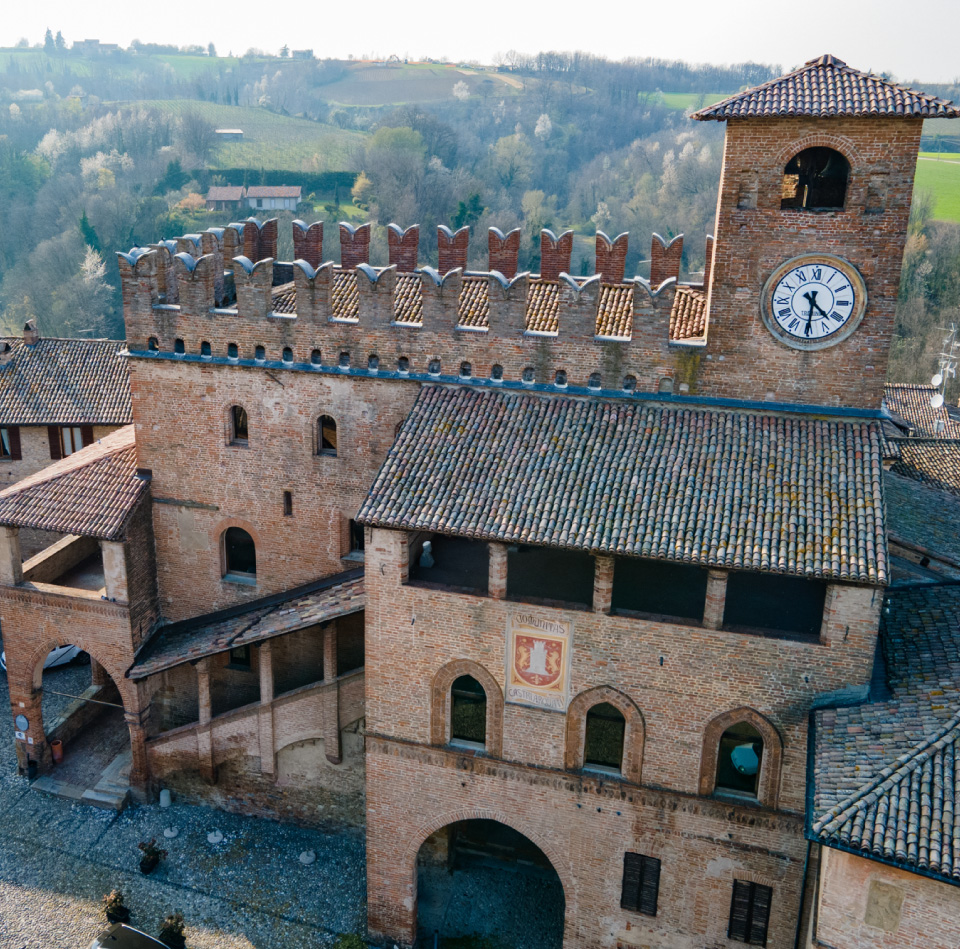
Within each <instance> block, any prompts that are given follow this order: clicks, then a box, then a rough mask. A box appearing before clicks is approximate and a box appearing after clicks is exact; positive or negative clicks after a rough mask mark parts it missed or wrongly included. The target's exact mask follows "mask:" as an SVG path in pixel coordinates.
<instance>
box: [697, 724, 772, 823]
mask: <svg viewBox="0 0 960 949" xmlns="http://www.w3.org/2000/svg"><path fill="white" fill-rule="evenodd" d="M741 722H746V723H747V724H749V725H752V726H753V727H754V728H755V729H756V730H757V731H758V732H759V733H760V737H761V738H763V758H762V760H761V762H760V777H759V780H758V782H757V800H758V801H759V802H760V804H762V805H763V806H764V807H772V808H775V807H776V806H777V799H778V796H779V793H780V770H781V767H782V765H783V740H782V739H781V738H780V733H779V732H778V731H777V729H776V728H775V727H774V726H773V725H772V724H771V722H770V721H769V720H768V719H766V718H764V717H763V716H762V715H761V714H760V713H759V712H758V711H756V710H755V709H752V708H749V707H747V706H743V707H741V708H737V709H733V710H732V711H729V712H723V713H721V714H720V715H717V716H716V717H715V718H713V719H711V720H710V721H709V722H708V723H707V726H706V728H705V729H704V731H703V749H702V751H701V755H700V794H702V795H703V796H705V797H706V796H708V795H710V794H713V793H714V791H715V790H716V786H717V758H718V755H719V751H720V739H721V738H722V737H723V734H724V732H725V731H726V730H727V729H728V728H732V727H733V726H734V725H739V724H740V723H741Z"/></svg>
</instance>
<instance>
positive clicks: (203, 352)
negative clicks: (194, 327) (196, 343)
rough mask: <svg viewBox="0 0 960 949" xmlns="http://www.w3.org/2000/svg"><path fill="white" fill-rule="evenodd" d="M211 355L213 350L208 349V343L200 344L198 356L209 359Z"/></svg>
mask: <svg viewBox="0 0 960 949" xmlns="http://www.w3.org/2000/svg"><path fill="white" fill-rule="evenodd" d="M212 354H213V350H212V349H211V348H210V343H209V342H208V341H207V340H204V341H203V342H202V343H201V344H200V355H201V356H207V357H209V356H211V355H212Z"/></svg>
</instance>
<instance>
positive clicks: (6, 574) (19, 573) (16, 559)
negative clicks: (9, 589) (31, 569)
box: [0, 527, 23, 586]
mask: <svg viewBox="0 0 960 949" xmlns="http://www.w3.org/2000/svg"><path fill="white" fill-rule="evenodd" d="M0 583H5V584H10V585H11V586H15V585H16V584H18V583H23V558H22V556H21V554H20V529H19V528H17V527H0Z"/></svg>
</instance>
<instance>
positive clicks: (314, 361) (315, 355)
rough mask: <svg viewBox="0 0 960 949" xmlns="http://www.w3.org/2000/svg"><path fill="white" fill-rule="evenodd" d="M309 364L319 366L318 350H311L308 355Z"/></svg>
mask: <svg viewBox="0 0 960 949" xmlns="http://www.w3.org/2000/svg"><path fill="white" fill-rule="evenodd" d="M310 364H311V365H313V366H319V365H320V350H319V349H315V350H313V352H311V353H310Z"/></svg>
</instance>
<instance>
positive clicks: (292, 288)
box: [270, 282, 297, 313]
mask: <svg viewBox="0 0 960 949" xmlns="http://www.w3.org/2000/svg"><path fill="white" fill-rule="evenodd" d="M270 295H271V297H272V299H273V312H274V313H296V312H297V287H296V284H294V283H293V282H291V283H282V284H280V286H279V287H274V288H273V290H272V291H271V292H270Z"/></svg>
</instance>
